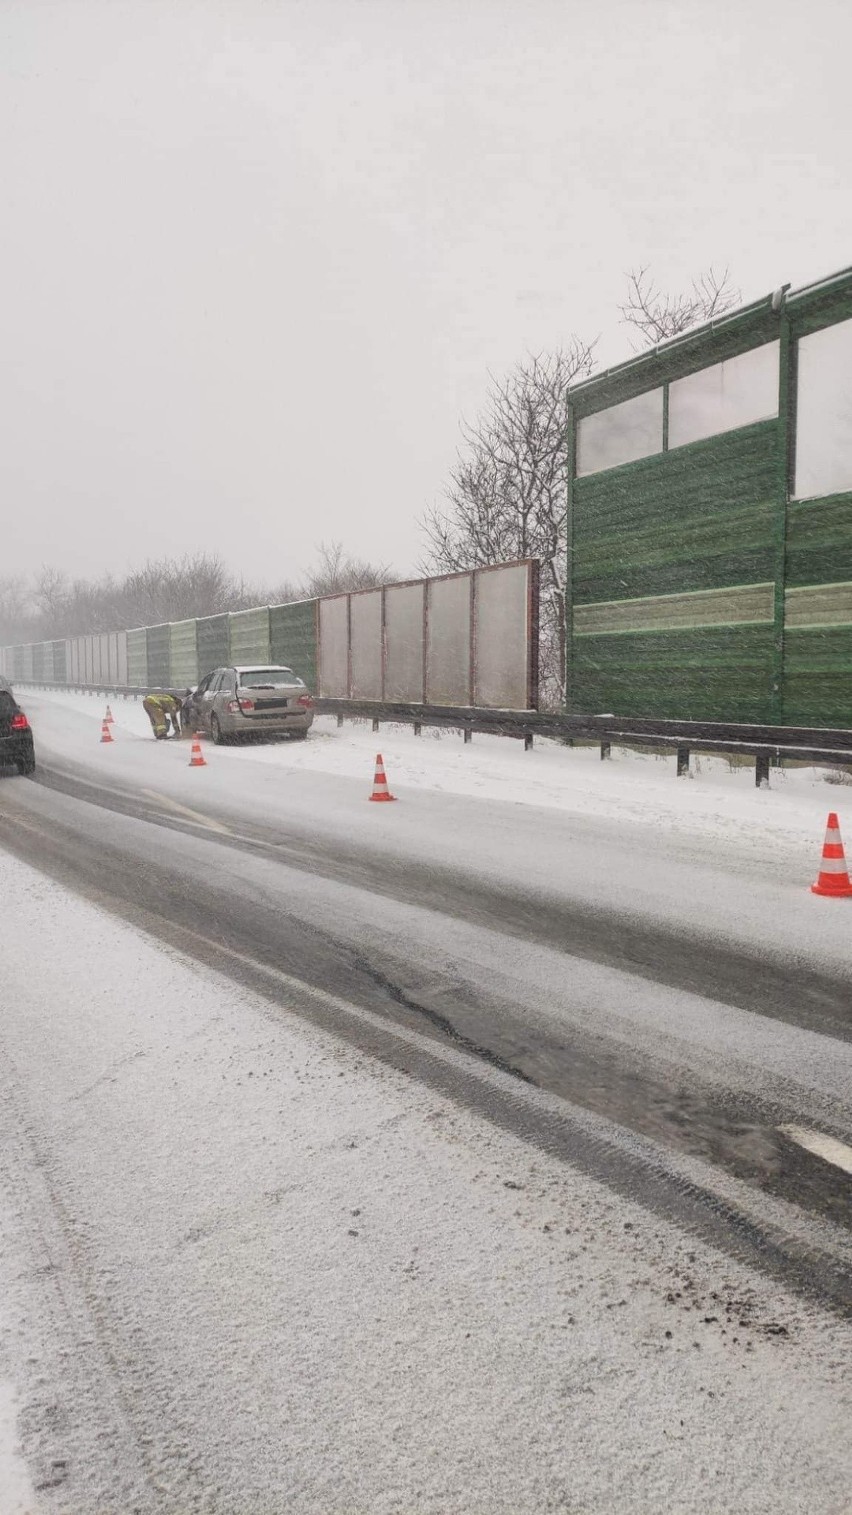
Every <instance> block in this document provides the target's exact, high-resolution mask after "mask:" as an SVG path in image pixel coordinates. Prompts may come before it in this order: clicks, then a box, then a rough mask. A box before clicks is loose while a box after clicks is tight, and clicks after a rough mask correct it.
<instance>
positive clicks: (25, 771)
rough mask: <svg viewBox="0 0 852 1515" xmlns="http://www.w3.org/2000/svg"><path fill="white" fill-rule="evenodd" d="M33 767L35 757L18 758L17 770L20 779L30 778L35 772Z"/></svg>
mask: <svg viewBox="0 0 852 1515" xmlns="http://www.w3.org/2000/svg"><path fill="white" fill-rule="evenodd" d="M35 767H36V763H35V758H34V757H26V758H19V759H18V772H19V774H20V775H21V778H22V779H28V778H31V777H32V775H33V774H34V773H35Z"/></svg>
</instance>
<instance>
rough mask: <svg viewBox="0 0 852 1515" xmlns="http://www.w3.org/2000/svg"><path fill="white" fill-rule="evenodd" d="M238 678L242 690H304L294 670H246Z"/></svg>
mask: <svg viewBox="0 0 852 1515" xmlns="http://www.w3.org/2000/svg"><path fill="white" fill-rule="evenodd" d="M237 677H238V678H239V681H240V688H241V689H293V688H294V687H298V688H299V689H304V687H305V686H304V683H303V682H302V680H301V679H300V678H299V676H298V674H295V673H294V672H293V670H292V668H244V669H243V671H242V673H240V674H238V675H237Z"/></svg>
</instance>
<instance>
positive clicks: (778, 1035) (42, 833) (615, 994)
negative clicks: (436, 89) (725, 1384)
mask: <svg viewBox="0 0 852 1515" xmlns="http://www.w3.org/2000/svg"><path fill="white" fill-rule="evenodd" d="M491 808H492V810H493V812H494V817H495V822H496V820H497V815H498V811H499V807H498V806H493V807H491ZM483 813H484V812H483ZM525 819H526V822H527V824H530V821H529V817H526V818H525ZM506 824H507V825H511V824H513V822H512V820H511V817H508V818H507V819H506ZM542 824H543V825H544V824H546V825H547V826H548V827H549V828H550V829H551V830H552V829H554V828H555V829H557V830H561V832H562V833H563V838H564V842H565V845H566V846H570V845H571V843H572V840H577V839H578V837H579V834H580V832H579V830H578V828H577V824H576V823H575V822H574V821H572V819H571V818H570V817H565V816H549V817H546V818H542ZM580 829H581V830H582V843H583V845H584V846H590V845H591V846H596V847H597V849H598V853H599V857H600V864H601V867H602V869H606V867H607V866H609V864H610V862H612V861H614V859H612V858H611V857H610V855H609V853H608V840H609V839H608V836H607V833H606V830H605V828H601V830H600V835H599V836H598V837H597V838H596V837H595V835H594V830H595V828H594V825H593V824H590V823H587V824H586V825H585V827H584V828H580ZM0 842H2V846H3V848H4V849H5V850H6V851H7V852H8V853H10V854H11V855H12V856H13V857H17V858H19V859H21V860H22V861H25V862H26V863H27V864H28V865H30V866H32V867H34V868H36V869H37V870H39V871H40V872H41V873H42V874H43V875H46V876H48V877H50V878H51V879H54V880H56V881H58V882H59V883H61V884H63V885H66V886H68V887H69V888H70V889H71V890H73V891H74V892H75V894H77V895H79V896H82V897H83V898H84V899H86V900H88V901H91V902H94V903H95V904H97V905H98V906H99V907H101V908H102V909H104V910H106V911H107V912H109V913H110V914H111V915H113V916H115V917H117V918H119V919H121V920H122V921H124V922H126V923H129V924H131V925H132V926H134V927H137V928H141V930H142V931H143V932H144V933H145V934H146V935H147V936H148V937H151V938H153V939H155V940H157V941H159V942H161V943H164V944H166V945H167V946H168V947H169V948H171V949H177V950H178V951H179V952H180V953H181V954H182V956H183V958H185V959H190V960H195V961H196V962H198V963H201V964H204V965H205V967H206V968H210V969H214V970H215V971H216V972H217V973H218V974H219V975H221V976H222V977H223V978H224V979H226V980H230V981H231V982H232V983H233V984H234V985H235V987H237V988H238V989H239V990H240V991H241V992H244V993H246V992H250V993H251V994H252V995H254V996H258V997H260V998H261V999H263V1000H264V1001H265V1002H266V1003H267V1004H268V1005H269V1006H270V1010H271V1011H272V1012H276V1011H280V1012H281V1014H282V1015H285V1016H286V1017H288V1018H292V1017H293V1016H294V1015H295V1016H296V1017H298V1018H299V1019H300V1020H301V1021H302V1022H304V1023H305V1024H306V1025H308V1026H311V1027H314V1028H317V1029H318V1030H319V1031H321V1032H322V1033H328V1034H331V1035H332V1036H333V1037H334V1038H335V1039H337V1040H338V1041H339V1042H341V1043H342V1044H345V1045H346V1046H347V1047H348V1048H350V1049H351V1050H353V1051H354V1052H356V1053H358V1054H364V1055H365V1056H366V1058H367V1059H368V1060H370V1062H371V1064H372V1063H375V1064H377V1065H380V1066H383V1067H384V1068H386V1069H388V1070H390V1071H391V1072H392V1073H393V1074H394V1075H396V1076H403V1077H404V1078H405V1079H407V1080H410V1081H411V1082H412V1086H413V1087H415V1088H418V1089H420V1090H421V1091H427V1092H428V1093H430V1094H432V1095H434V1096H436V1097H439V1098H441V1099H442V1100H448V1101H449V1102H450V1103H451V1104H452V1105H453V1106H454V1107H456V1108H458V1109H459V1110H461V1111H463V1112H465V1114H466V1115H467V1116H469V1117H472V1118H474V1119H475V1120H476V1121H478V1122H480V1123H482V1126H483V1129H489V1128H491V1129H494V1130H497V1131H499V1132H501V1133H503V1134H504V1135H505V1136H507V1137H510V1138H512V1139H513V1140H516V1139H519V1140H520V1141H521V1142H522V1143H523V1145H524V1148H525V1149H526V1150H528V1151H530V1152H531V1153H533V1154H534V1153H535V1152H538V1153H539V1154H541V1159H542V1160H543V1161H546V1162H548V1163H551V1164H552V1163H556V1164H563V1165H564V1166H565V1169H566V1171H571V1172H573V1173H579V1174H581V1175H583V1177H584V1178H588V1179H590V1180H592V1181H594V1182H596V1183H600V1184H603V1185H604V1186H605V1188H606V1189H607V1190H608V1191H609V1192H611V1193H612V1194H613V1195H614V1196H616V1197H617V1198H618V1199H619V1201H627V1202H630V1203H632V1204H638V1205H639V1206H640V1207H641V1208H642V1210H643V1211H644V1212H645V1213H647V1214H648V1215H649V1216H651V1217H654V1218H655V1219H656V1220H658V1221H659V1222H661V1223H664V1224H665V1225H667V1226H670V1227H674V1228H676V1230H677V1231H678V1233H680V1234H681V1235H682V1236H683V1237H684V1238H686V1241H687V1244H688V1243H689V1242H690V1241H692V1242H694V1243H696V1244H700V1245H703V1246H708V1245H709V1247H711V1248H712V1249H715V1250H716V1251H718V1252H719V1253H721V1254H722V1255H723V1256H726V1257H727V1258H728V1259H730V1262H731V1265H732V1266H743V1267H746V1268H748V1269H751V1270H754V1272H755V1273H756V1274H757V1275H759V1276H760V1277H761V1278H762V1279H764V1280H765V1281H766V1283H767V1285H768V1286H775V1285H777V1286H778V1287H779V1288H780V1289H782V1290H784V1291H786V1294H788V1295H789V1294H792V1295H793V1296H795V1297H798V1298H799V1299H800V1300H801V1301H802V1303H803V1305H804V1306H806V1307H807V1308H808V1309H813V1310H816V1311H817V1312H818V1314H821V1315H822V1316H824V1319H825V1321H826V1322H833V1323H834V1324H831V1325H828V1326H826V1329H828V1330H831V1331H834V1330H835V1329H839V1328H842V1325H843V1322H844V1321H846V1320H848V1319H849V1318H850V1316H852V1236H850V1223H851V1222H852V1171H850V1167H852V1163H850V1161H849V1159H850V1156H852V1154H850V1146H852V1121H850V1103H849V1091H850V1069H852V1048H850V1041H852V989H851V988H850V977H849V974H848V972H844V971H843V969H842V968H841V967H839V966H838V965H837V963H834V964H831V963H829V964H827V965H824V966H823V967H822V968H820V969H817V968H815V967H814V966H813V965H809V966H808V969H807V971H806V972H804V973H802V974H800V975H797V976H796V977H795V978H792V977H791V972H790V963H789V961H788V960H787V959H781V958H775V959H773V957H772V955H771V954H767V953H758V952H756V951H754V950H750V949H749V948H748V947H747V946H745V945H744V944H743V943H742V942H739V943H734V942H731V941H727V940H725V939H723V938H720V937H719V936H718V935H715V936H711V935H709V934H702V933H701V932H700V931H698V930H696V931H694V932H693V933H691V934H689V935H685V934H684V932H683V930H682V927H681V926H680V924H678V923H672V924H667V923H666V922H665V921H661V920H655V921H651V920H649V919H647V918H643V917H642V916H641V915H639V914H636V915H631V914H629V913H627V912H625V911H624V910H623V909H613V910H611V911H609V912H607V911H606V910H602V909H601V907H600V904H599V902H596V903H595V905H594V907H593V908H592V907H591V906H590V905H588V904H585V903H584V902H583V900H582V899H578V898H577V897H570V898H567V897H566V898H560V897H558V894H557V893H554V892H550V893H549V892H548V891H547V890H543V891H542V892H541V893H539V894H537V895H532V894H531V893H530V891H529V889H528V888H527V887H526V886H524V885H523V884H518V883H517V881H513V878H512V877H511V875H508V874H507V876H506V877H505V878H504V879H502V880H499V879H496V878H495V877H494V875H493V873H492V874H490V875H489V876H488V877H485V876H483V875H481V874H478V873H477V871H476V869H475V867H474V866H471V868H470V869H469V870H463V869H460V868H459V867H458V866H452V867H451V866H447V867H445V868H441V867H440V866H437V865H436V863H435V861H434V859H430V860H429V861H428V863H421V862H419V861H418V860H417V858H416V857H400V856H399V854H398V851H394V850H391V849H387V848H383V846H382V843H381V842H380V841H379V840H376V842H375V843H374V845H373V846H372V847H371V848H369V849H367V848H365V846H364V845H363V842H361V841H359V842H357V843H356V842H354V841H353V840H352V839H351V838H350V839H348V840H347V839H346V838H345V837H343V838H338V839H332V838H330V837H329V835H328V834H327V833H326V832H317V831H316V830H315V829H314V828H312V827H311V825H310V823H309V821H308V819H307V818H306V820H305V822H304V824H303V825H301V826H299V825H298V824H296V823H294V822H292V821H288V822H287V823H286V824H284V823H282V822H281V821H278V822H277V823H276V822H275V821H272V822H268V823H262V822H260V821H259V820H258V818H257V817H256V816H252V815H250V814H247V813H246V812H245V811H244V810H242V809H241V808H240V804H239V796H238V795H236V796H235V799H234V804H233V806H232V807H231V808H229V807H228V806H227V805H222V804H221V803H219V804H217V805H216V806H209V807H202V806H199V808H198V809H197V810H195V809H188V808H187V807H185V806H183V805H181V804H179V803H176V802H175V800H174V799H173V798H172V797H170V796H169V795H168V794H158V793H157V792H156V791H155V790H153V789H152V790H149V791H146V792H145V793H142V794H140V793H134V792H132V791H131V790H129V789H127V788H124V787H122V786H121V785H120V784H117V783H116V784H108V783H104V782H103V781H101V780H100V779H98V780H97V781H93V780H92V777H91V775H88V774H87V773H86V772H85V770H83V769H81V768H80V767H78V766H76V765H75V764H74V763H73V762H71V761H69V760H67V759H64V758H63V757H62V755H61V754H59V753H56V752H53V753H51V754H50V755H48V757H47V759H46V760H44V759H43V760H42V763H41V765H40V771H39V775H38V780H37V781H36V782H31V781H23V780H12V781H10V782H8V783H6V782H3V783H2V784H0ZM621 863H622V865H623V854H622V855H621ZM638 887H640V880H639V879H638V878H637V888H638ZM92 969H93V972H96V971H97V965H96V964H93V965H92ZM18 1097H19V1098H20V1099H21V1100H24V1101H25V1100H26V1091H25V1090H24V1089H23V1086H21V1087H20V1088H19V1089H18ZM547 1229H548V1228H547V1226H545V1230H547ZM707 1318H708V1319H714V1318H715V1317H714V1316H712V1315H708V1317H707ZM770 1325H771V1322H770ZM778 1329H779V1332H783V1331H784V1330H785V1329H786V1328H785V1327H781V1326H779V1328H778ZM669 1334H670V1333H669ZM832 1350H837V1349H836V1348H834V1347H833V1349H832ZM62 1482H63V1480H62V1477H61V1476H59V1477H58V1479H57V1487H58V1488H59V1489H60V1491H61V1487H62ZM42 1483H43V1485H44V1487H43V1489H42V1494H41V1497H42V1498H43V1499H44V1500H49V1499H50V1497H51V1495H50V1479H49V1477H48V1478H46V1479H43V1480H42ZM181 1487H183V1485H181ZM134 1497H137V1496H134ZM347 1497H349V1498H350V1503H349V1504H339V1505H337V1504H334V1503H333V1501H331V1502H330V1503H329V1504H328V1506H327V1507H328V1508H335V1509H337V1508H340V1509H343V1508H347V1509H355V1508H361V1506H358V1505H357V1503H352V1502H351V1499H352V1496H351V1495H350V1496H347ZM372 1497H373V1499H374V1501H375V1495H373V1496H372ZM407 1497H408V1498H409V1500H410V1499H411V1496H410V1495H409V1496H407ZM549 1497H551V1496H550V1495H548V1498H549ZM57 1498H58V1499H59V1503H57V1505H56V1508H57V1509H60V1508H61V1509H63V1510H64V1509H66V1508H71V1506H66V1505H63V1504H62V1503H61V1497H60V1495H57ZM128 1498H130V1495H128ZM181 1498H183V1499H185V1500H186V1501H187V1503H186V1506H185V1507H186V1508H196V1507H197V1508H199V1509H204V1508H209V1509H211V1510H213V1509H215V1510H219V1509H230V1508H231V1507H232V1506H231V1505H230V1504H227V1503H224V1504H217V1502H216V1495H215V1493H211V1492H210V1490H209V1489H208V1491H207V1493H206V1494H204V1495H203V1496H202V1495H197V1497H196V1495H193V1499H194V1500H195V1502H192V1500H191V1499H190V1496H189V1494H187V1493H186V1490H184V1492H183V1493H182V1495H181ZM661 1498H663V1503H664V1505H665V1503H666V1501H665V1498H664V1496H661ZM205 1499H207V1503H206V1504H205V1502H204V1500H205ZM514 1499H515V1502H516V1507H517V1508H520V1507H522V1506H521V1505H520V1504H518V1503H517V1500H518V1496H517V1491H516V1493H515V1495H514ZM138 1501H139V1502H138V1505H137V1506H136V1507H138V1508H139V1509H143V1508H147V1506H146V1505H145V1503H144V1498H143V1496H142V1495H141V1494H139V1495H138ZM45 1507H46V1508H53V1506H50V1505H49V1504H48V1505H46V1506H45ZM127 1507H128V1508H129V1507H130V1506H129V1505H128V1506H127ZM178 1507H180V1508H181V1509H183V1508H184V1505H180V1506H178V1505H175V1506H174V1508H175V1509H177V1508H178ZM282 1507H283V1506H282ZM288 1507H289V1506H288ZM292 1507H293V1508H297V1509H298V1508H304V1509H305V1510H307V1509H314V1508H316V1509H320V1508H322V1504H321V1503H317V1504H313V1503H311V1502H310V1500H308V1499H306V1500H305V1501H304V1502H303V1504H302V1505H301V1506H300V1504H299V1499H298V1497H297V1496H296V1495H294V1496H293V1504H292ZM369 1507H370V1508H378V1507H379V1506H378V1504H376V1503H375V1502H374V1504H373V1505H371V1506H369ZM381 1507H382V1508H385V1507H387V1508H388V1509H392V1508H394V1509H395V1508H399V1509H403V1508H418V1505H417V1503H416V1501H415V1503H414V1504H413V1505H412V1504H409V1505H407V1506H406V1505H405V1504H404V1503H399V1504H398V1505H395V1504H393V1503H392V1502H391V1503H388V1504H387V1505H386V1506H385V1505H384V1504H383V1505H382V1506H381ZM422 1507H423V1508H424V1509H425V1508H427V1507H428V1508H433V1507H434V1508H436V1509H438V1508H453V1509H458V1510H464V1509H466V1508H468V1505H467V1504H466V1503H465V1496H464V1494H463V1492H462V1493H461V1494H459V1492H458V1490H456V1497H455V1502H453V1501H452V1500H450V1501H449V1503H447V1504H445V1505H443V1506H442V1505H441V1504H440V1501H439V1502H438V1503H437V1504H433V1505H428V1504H427V1502H425V1496H424V1503H423V1505H422ZM474 1507H477V1508H479V1507H481V1508H483V1509H492V1508H493V1509H497V1508H501V1509H502V1508H510V1507H511V1501H510V1503H509V1504H506V1505H504V1504H501V1503H500V1502H499V1500H498V1499H497V1497H496V1496H495V1500H494V1502H493V1503H491V1504H488V1503H486V1504H482V1505H481V1506H470V1508H474ZM523 1507H525V1508H529V1509H534V1508H554V1509H557V1508H559V1509H562V1508H564V1509H569V1508H570V1509H574V1508H577V1509H582V1508H585V1507H586V1506H584V1504H583V1503H582V1501H578V1502H576V1503H564V1504H562V1505H560V1504H558V1503H553V1504H544V1503H541V1504H538V1503H536V1500H535V1499H534V1498H531V1499H530V1501H529V1503H528V1504H527V1505H525V1506H523ZM588 1507H589V1508H591V1507H593V1506H592V1503H591V1502H590V1503H589V1506H588ZM594 1507H595V1508H597V1507H598V1506H597V1505H595V1506H594ZM605 1507H606V1505H605V1504H602V1505H600V1508H605ZM609 1507H610V1508H616V1507H618V1508H623V1509H630V1508H637V1509H640V1508H642V1507H643V1505H642V1504H641V1502H640V1503H637V1504H631V1502H630V1500H629V1498H625V1499H623V1500H622V1501H621V1502H620V1503H619V1502H618V1501H615V1502H613V1503H611V1504H610V1506H609ZM668 1507H671V1508H675V1507H677V1508H683V1509H688V1508H693V1507H694V1508H698V1507H699V1504H698V1503H696V1504H695V1505H692V1504H690V1503H689V1502H684V1503H683V1504H682V1505H677V1504H671V1503H669V1506H668ZM723 1507H727V1506H726V1505H725V1506H723V1505H722V1504H721V1503H719V1504H718V1505H714V1504H712V1503H711V1504H709V1505H708V1506H707V1508H723ZM740 1507H745V1506H743V1505H741V1506H740ZM753 1507H754V1508H755V1509H757V1508H763V1504H762V1503H761V1502H760V1500H759V1499H756V1500H755V1502H754V1505H753ZM791 1507H792V1506H791ZM116 1508H118V1506H116ZM151 1508H158V1509H159V1508H163V1509H171V1508H172V1505H170V1504H168V1503H165V1504H163V1505H162V1506H159V1505H152V1506H151ZM233 1508H234V1509H239V1508H240V1507H239V1505H233ZM246 1508H247V1509H249V1508H251V1509H254V1508H257V1509H260V1508H263V1509H264V1510H266V1509H267V1508H268V1509H270V1510H271V1509H273V1508H276V1506H275V1504H274V1502H273V1503H270V1504H268V1505H267V1504H262V1502H258V1503H257V1504H256V1506H251V1505H247V1506H246ZM363 1508H364V1509H366V1508H368V1506H367V1505H364V1506H363ZM813 1508H814V1509H821V1508H824V1509H826V1510H828V1509H832V1510H834V1509H840V1508H841V1507H840V1505H839V1504H836V1503H829V1502H828V1501H826V1503H825V1504H824V1505H820V1503H819V1499H818V1498H815V1501H814V1503H813Z"/></svg>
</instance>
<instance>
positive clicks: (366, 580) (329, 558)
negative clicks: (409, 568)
mask: <svg viewBox="0 0 852 1515" xmlns="http://www.w3.org/2000/svg"><path fill="white" fill-rule="evenodd" d="M317 551H318V554H319V562H318V563H317V565H316V567H314V568H312V569H311V570H310V572H309V573H308V574H306V576H305V578H304V579H303V581H302V592H303V594H304V595H305V597H306V598H310V599H313V598H315V597H318V596H320V595H323V594H343V593H344V592H345V591H346V590H352V589H373V588H375V587H376V586H377V585H379V584H390V583H391V582H392V581H393V580H394V579H395V578H396V577H397V575H396V573H395V571H394V569H392V568H391V566H390V564H389V563H370V562H368V561H367V559H365V558H355V557H353V556H352V555H351V553H348V552H347V551H346V549H345V547H344V546H343V544H342V542H321V543H320V545H319V548H318V549H317Z"/></svg>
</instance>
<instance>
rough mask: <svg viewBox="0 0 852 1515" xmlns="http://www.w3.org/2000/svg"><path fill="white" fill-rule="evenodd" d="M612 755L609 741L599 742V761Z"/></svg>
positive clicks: (603, 760)
mask: <svg viewBox="0 0 852 1515" xmlns="http://www.w3.org/2000/svg"><path fill="white" fill-rule="evenodd" d="M611 757H612V745H611V744H610V743H609V742H601V762H602V763H603V762H605V760H606V759H607V758H611Z"/></svg>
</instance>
